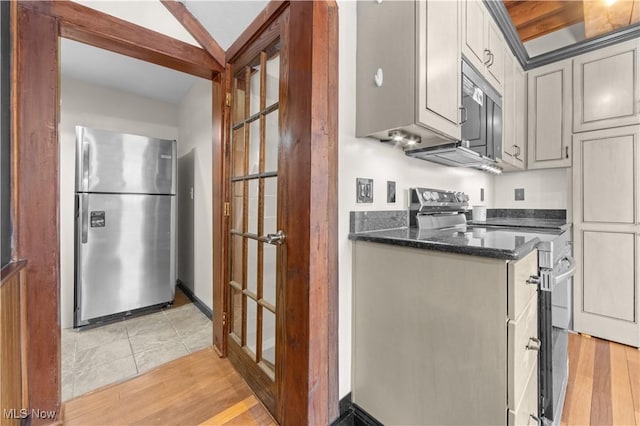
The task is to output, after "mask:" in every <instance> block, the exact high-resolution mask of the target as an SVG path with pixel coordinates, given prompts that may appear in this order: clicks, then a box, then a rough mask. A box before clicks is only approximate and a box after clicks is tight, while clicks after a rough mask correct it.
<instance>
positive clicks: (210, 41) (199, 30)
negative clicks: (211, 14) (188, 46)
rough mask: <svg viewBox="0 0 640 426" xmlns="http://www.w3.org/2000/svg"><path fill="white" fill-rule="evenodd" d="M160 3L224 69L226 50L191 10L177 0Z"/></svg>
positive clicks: (162, 0) (161, 0) (164, 0)
mask: <svg viewBox="0 0 640 426" xmlns="http://www.w3.org/2000/svg"><path fill="white" fill-rule="evenodd" d="M160 2H161V3H162V4H163V5H164V6H165V7H166V8H167V9H168V10H169V12H171V14H172V15H173V16H174V17H175V18H176V19H177V20H178V22H180V24H181V25H182V26H183V27H184V29H185V30H187V32H189V34H191V36H192V37H193V38H195V39H196V41H197V42H198V43H200V46H202V48H203V49H204V50H206V51H207V52H208V53H209V55H211V57H212V58H213V59H214V60H215V61H216V62H217V63H218V65H219V66H220V67H221V68H224V64H226V62H225V52H224V50H223V49H222V47H220V45H219V44H218V42H217V41H216V40H215V39H214V38H213V37H212V36H211V34H209V32H208V31H207V29H206V28H205V27H204V26H203V25H202V24H201V23H200V21H198V19H197V18H196V17H195V16H193V14H192V13H191V12H189V9H187V7H186V6H185V5H184V4H182V3H180V2H179V1H177V0H160Z"/></svg>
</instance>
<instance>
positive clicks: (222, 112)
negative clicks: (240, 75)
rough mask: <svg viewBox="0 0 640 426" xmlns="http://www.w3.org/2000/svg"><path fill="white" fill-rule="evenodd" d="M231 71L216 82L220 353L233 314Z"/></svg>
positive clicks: (216, 326) (216, 327)
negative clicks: (228, 213) (228, 212)
mask: <svg viewBox="0 0 640 426" xmlns="http://www.w3.org/2000/svg"><path fill="white" fill-rule="evenodd" d="M229 84H230V79H229V73H228V71H225V72H223V73H221V75H220V77H219V78H217V79H215V80H214V81H213V100H212V101H213V194H212V195H213V206H212V220H213V224H212V225H213V259H212V261H213V312H214V316H213V321H212V322H213V347H214V349H215V350H216V352H217V353H218V355H220V356H226V355H227V334H228V330H229V320H230V318H229V315H228V312H229V310H228V308H227V303H226V301H227V299H228V289H227V285H226V284H227V276H228V272H227V265H226V263H225V259H226V258H227V257H228V253H229V251H228V248H229V242H228V238H227V233H228V228H229V217H225V215H224V203H225V202H226V201H228V200H229V196H228V194H227V192H228V188H227V184H226V182H227V179H228V177H227V176H228V167H227V164H229V151H228V149H227V148H226V144H227V141H228V136H229V119H230V117H229V114H230V112H229V107H228V106H226V94H227V93H229V92H230V89H229Z"/></svg>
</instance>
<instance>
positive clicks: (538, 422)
mask: <svg viewBox="0 0 640 426" xmlns="http://www.w3.org/2000/svg"><path fill="white" fill-rule="evenodd" d="M529 419H531V420H533V421H534V422H535V424H537V425H539V424H540V419H539V418H538V416H536V415H535V414H530V415H529ZM527 424H530V423H529V422H527Z"/></svg>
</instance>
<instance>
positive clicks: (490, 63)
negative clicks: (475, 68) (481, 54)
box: [487, 51, 495, 67]
mask: <svg viewBox="0 0 640 426" xmlns="http://www.w3.org/2000/svg"><path fill="white" fill-rule="evenodd" d="M489 55H490V56H491V62H489V65H487V66H488V67H490V66H492V65H493V61H494V60H495V56H494V55H493V52H492V51H489Z"/></svg>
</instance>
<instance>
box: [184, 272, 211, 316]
mask: <svg viewBox="0 0 640 426" xmlns="http://www.w3.org/2000/svg"><path fill="white" fill-rule="evenodd" d="M176 287H178V288H180V290H182V292H183V293H184V295H185V296H187V297H188V298H189V300H191V301H192V302H193V304H194V305H196V307H197V308H198V309H200V312H202V313H203V314H205V315H206V316H207V318H209V319H210V320H211V321H213V311H212V310H211V309H210V308H209V307H208V306H207V305H205V303H204V302H203V301H202V300H200V299H198V296H196V295H195V294H193V291H191V289H190V288H189V287H187V286H186V285H184V283H183V282H182V281H180V280H178V281H177V282H176Z"/></svg>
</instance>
